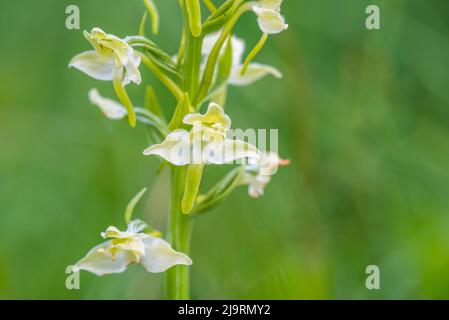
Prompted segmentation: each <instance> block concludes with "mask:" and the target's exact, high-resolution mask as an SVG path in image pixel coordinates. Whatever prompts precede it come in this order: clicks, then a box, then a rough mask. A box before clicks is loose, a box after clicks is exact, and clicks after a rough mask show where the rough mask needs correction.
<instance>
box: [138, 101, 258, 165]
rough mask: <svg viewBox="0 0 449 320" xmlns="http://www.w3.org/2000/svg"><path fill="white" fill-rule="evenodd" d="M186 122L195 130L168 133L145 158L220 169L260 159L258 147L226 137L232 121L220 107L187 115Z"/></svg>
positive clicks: (214, 106)
mask: <svg viewBox="0 0 449 320" xmlns="http://www.w3.org/2000/svg"><path fill="white" fill-rule="evenodd" d="M183 121H184V123H185V124H188V125H192V126H193V127H192V129H191V130H190V131H187V130H184V129H178V130H175V131H173V132H171V133H169V134H168V135H167V137H166V138H165V140H164V141H162V142H161V143H160V144H155V145H152V146H150V147H148V148H147V149H145V150H144V155H158V156H160V157H162V158H163V159H165V160H166V161H168V162H170V163H172V164H174V165H175V166H184V165H187V164H217V165H218V164H227V163H232V162H233V161H235V160H238V159H244V158H258V157H259V150H257V148H256V147H255V146H253V145H251V144H249V143H247V142H245V141H242V140H236V139H228V138H227V137H226V132H227V131H228V129H230V127H231V119H230V118H229V116H228V115H226V114H225V113H224V110H223V108H222V107H221V106H219V105H218V104H215V103H211V104H210V105H209V107H208V110H207V112H206V113H205V114H200V113H195V114H188V115H186V116H185V117H184V119H183Z"/></svg>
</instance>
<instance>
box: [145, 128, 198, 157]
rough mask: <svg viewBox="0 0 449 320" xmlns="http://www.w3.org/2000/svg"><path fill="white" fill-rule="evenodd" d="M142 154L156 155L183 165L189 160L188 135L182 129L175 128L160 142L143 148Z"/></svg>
mask: <svg viewBox="0 0 449 320" xmlns="http://www.w3.org/2000/svg"><path fill="white" fill-rule="evenodd" d="M143 154H144V155H146V156H149V155H157V156H160V157H162V158H163V159H165V160H167V161H168V162H170V163H172V164H174V165H175V166H184V165H186V164H189V162H190V135H189V132H188V131H186V130H183V129H178V130H175V131H173V132H171V133H169V134H168V135H167V137H166V138H165V140H164V141H163V142H162V143H160V144H155V145H152V146H150V147H149V148H147V149H145V151H144V152H143Z"/></svg>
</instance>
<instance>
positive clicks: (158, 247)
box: [140, 237, 192, 273]
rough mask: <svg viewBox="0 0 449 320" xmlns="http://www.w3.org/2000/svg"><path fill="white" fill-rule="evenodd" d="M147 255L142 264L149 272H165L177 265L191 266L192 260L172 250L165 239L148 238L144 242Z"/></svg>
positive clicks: (141, 260) (141, 261)
mask: <svg viewBox="0 0 449 320" xmlns="http://www.w3.org/2000/svg"><path fill="white" fill-rule="evenodd" d="M143 242H144V245H145V255H144V256H142V257H141V258H140V263H141V264H142V265H143V266H144V267H145V269H146V270H147V271H148V272H153V273H158V272H164V271H166V270H167V269H169V268H171V267H173V266H175V265H187V266H189V265H191V264H192V260H191V259H190V258H189V257H188V256H187V255H185V254H184V253H181V252H177V251H175V250H173V249H172V247H171V246H170V244H168V242H166V241H165V240H163V239H160V238H155V237H148V238H146V239H145V240H144V241H143Z"/></svg>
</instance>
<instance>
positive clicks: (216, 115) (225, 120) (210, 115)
mask: <svg viewBox="0 0 449 320" xmlns="http://www.w3.org/2000/svg"><path fill="white" fill-rule="evenodd" d="M183 122H184V123H185V124H188V125H192V126H193V125H195V124H196V123H200V124H201V125H205V126H210V127H213V128H216V129H225V130H227V129H229V128H231V118H229V116H228V115H227V114H226V113H225V112H224V110H223V108H222V107H221V106H219V105H218V104H216V103H210V104H209V107H208V108H207V112H206V113H205V114H201V113H192V114H188V115H186V116H185V117H184V119H183Z"/></svg>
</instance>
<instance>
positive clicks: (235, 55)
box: [201, 32, 282, 86]
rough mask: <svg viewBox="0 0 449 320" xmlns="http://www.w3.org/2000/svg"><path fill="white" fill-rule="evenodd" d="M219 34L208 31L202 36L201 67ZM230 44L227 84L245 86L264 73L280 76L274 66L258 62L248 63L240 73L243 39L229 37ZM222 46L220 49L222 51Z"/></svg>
mask: <svg viewBox="0 0 449 320" xmlns="http://www.w3.org/2000/svg"><path fill="white" fill-rule="evenodd" d="M219 36H220V32H215V33H210V34H208V35H207V36H205V37H204V41H203V47H202V50H201V53H202V55H203V64H202V69H203V70H204V66H205V64H206V60H207V57H208V56H209V54H210V52H211V51H212V48H213V47H214V45H215V43H216V42H217V40H218V37H219ZM231 45H232V68H231V74H230V77H229V84H230V85H234V86H247V85H250V84H253V83H254V82H256V81H258V80H260V79H262V78H263V77H265V76H266V75H270V74H271V75H272V76H274V77H276V78H282V73H281V72H280V71H279V70H278V69H276V68H275V67H272V66H269V65H265V64H260V63H250V64H249V66H248V69H247V70H246V72H245V74H244V75H242V74H241V73H242V68H243V64H242V60H243V54H244V53H245V41H244V40H242V39H240V38H238V37H236V36H232V37H231ZM223 51H224V47H223V49H222V53H223Z"/></svg>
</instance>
